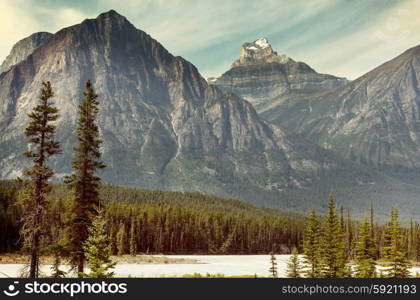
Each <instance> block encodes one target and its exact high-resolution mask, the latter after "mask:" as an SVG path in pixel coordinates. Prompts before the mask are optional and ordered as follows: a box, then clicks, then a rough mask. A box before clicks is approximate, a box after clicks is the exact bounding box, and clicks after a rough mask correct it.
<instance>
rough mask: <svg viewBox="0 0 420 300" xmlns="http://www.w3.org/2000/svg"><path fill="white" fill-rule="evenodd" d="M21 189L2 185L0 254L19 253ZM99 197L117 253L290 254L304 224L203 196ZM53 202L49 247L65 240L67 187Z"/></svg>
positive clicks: (114, 190)
mask: <svg viewBox="0 0 420 300" xmlns="http://www.w3.org/2000/svg"><path fill="white" fill-rule="evenodd" d="M20 188H21V186H20V184H19V183H18V182H16V181H3V182H1V183H0V252H9V251H17V250H19V249H20V239H19V219H20V213H21V212H20V210H19V209H18V206H16V202H17V199H18V193H19V190H20ZM101 198H102V199H103V203H104V205H105V206H106V219H107V224H108V225H107V230H108V232H109V235H110V237H111V240H112V244H113V251H114V253H115V254H118V253H120V254H127V253H130V252H133V251H135V252H140V253H144V252H147V253H179V254H181V253H182V254H187V253H221V254H222V253H225V254H228V253H268V252H270V251H272V250H273V251H276V252H279V253H282V252H285V253H286V252H289V251H290V250H291V249H292V248H293V247H295V246H297V245H298V243H299V241H300V240H301V238H302V232H303V228H304V221H305V218H304V217H303V216H302V215H298V214H293V213H290V214H289V213H284V212H281V211H279V210H274V209H268V208H262V207H257V206H253V205H250V204H247V203H244V202H241V201H238V200H233V199H224V198H219V197H215V196H207V195H203V194H200V193H181V192H168V191H148V190H137V189H132V188H122V187H116V186H111V185H104V186H102V188H101ZM50 201H51V202H50V203H51V207H50V209H49V212H48V218H47V220H46V222H47V223H48V225H49V235H48V239H50V241H46V243H48V242H57V241H58V240H60V239H63V238H64V235H65V230H64V228H65V224H66V222H68V215H67V212H68V211H69V207H70V205H71V198H70V196H69V195H68V190H67V189H66V188H65V187H64V186H63V185H55V186H54V189H53V192H52V193H51V198H50ZM134 249H135V250H134Z"/></svg>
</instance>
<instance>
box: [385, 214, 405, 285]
mask: <svg viewBox="0 0 420 300" xmlns="http://www.w3.org/2000/svg"><path fill="white" fill-rule="evenodd" d="M382 250H383V256H384V258H385V260H387V261H388V262H389V263H390V264H391V266H390V267H389V268H387V269H386V277H389V278H406V277H408V276H409V271H408V268H409V263H408V260H407V252H406V247H405V245H404V242H403V231H402V228H401V227H400V223H399V221H398V210H397V209H395V208H392V209H391V216H390V220H389V222H388V225H387V228H386V230H385V237H384V245H383V248H382Z"/></svg>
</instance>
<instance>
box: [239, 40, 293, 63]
mask: <svg viewBox="0 0 420 300" xmlns="http://www.w3.org/2000/svg"><path fill="white" fill-rule="evenodd" d="M287 61H288V57H287V56H286V55H278V54H277V52H275V51H274V50H273V47H271V44H270V43H269V42H268V40H267V38H264V37H263V38H259V39H257V40H255V41H253V42H251V43H245V44H243V45H242V47H241V51H240V57H239V59H238V60H237V61H235V62H234V63H233V64H232V67H235V66H241V65H250V64H255V63H270V62H279V63H286V62H287Z"/></svg>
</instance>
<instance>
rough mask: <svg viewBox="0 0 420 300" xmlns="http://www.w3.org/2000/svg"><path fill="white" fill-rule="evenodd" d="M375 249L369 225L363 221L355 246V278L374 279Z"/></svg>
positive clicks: (366, 220) (366, 221)
mask: <svg viewBox="0 0 420 300" xmlns="http://www.w3.org/2000/svg"><path fill="white" fill-rule="evenodd" d="M375 260H376V248H375V242H374V241H373V239H372V230H371V225H370V223H369V221H368V219H365V220H364V221H363V223H362V225H361V226H360V228H359V235H358V238H357V244H356V267H355V270H356V273H355V276H356V277H357V278H374V277H376V263H375Z"/></svg>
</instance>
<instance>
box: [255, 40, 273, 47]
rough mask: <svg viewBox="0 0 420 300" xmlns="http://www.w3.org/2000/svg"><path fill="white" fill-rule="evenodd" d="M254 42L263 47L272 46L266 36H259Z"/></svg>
mask: <svg viewBox="0 0 420 300" xmlns="http://www.w3.org/2000/svg"><path fill="white" fill-rule="evenodd" d="M254 44H255V45H257V46H258V47H260V48H261V49H265V48H268V47H270V44H269V43H268V40H267V39H266V38H259V39H258V40H256V41H255V42H254Z"/></svg>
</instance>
